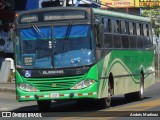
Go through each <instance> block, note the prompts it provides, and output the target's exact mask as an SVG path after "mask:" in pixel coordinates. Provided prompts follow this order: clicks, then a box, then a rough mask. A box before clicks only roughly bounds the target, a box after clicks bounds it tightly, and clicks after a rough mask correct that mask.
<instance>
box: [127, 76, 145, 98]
mask: <svg viewBox="0 0 160 120" xmlns="http://www.w3.org/2000/svg"><path fill="white" fill-rule="evenodd" d="M143 94H144V77H143V75H142V74H140V91H138V92H133V93H127V94H125V95H124V96H125V99H126V100H128V101H135V100H138V101H140V100H143Z"/></svg>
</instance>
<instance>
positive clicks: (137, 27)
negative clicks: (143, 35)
mask: <svg viewBox="0 0 160 120" xmlns="http://www.w3.org/2000/svg"><path fill="white" fill-rule="evenodd" d="M136 31H137V32H136V33H137V35H140V26H139V23H136Z"/></svg>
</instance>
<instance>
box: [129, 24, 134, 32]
mask: <svg viewBox="0 0 160 120" xmlns="http://www.w3.org/2000/svg"><path fill="white" fill-rule="evenodd" d="M133 29H134V26H133V22H129V34H131V35H133V34H134V32H133Z"/></svg>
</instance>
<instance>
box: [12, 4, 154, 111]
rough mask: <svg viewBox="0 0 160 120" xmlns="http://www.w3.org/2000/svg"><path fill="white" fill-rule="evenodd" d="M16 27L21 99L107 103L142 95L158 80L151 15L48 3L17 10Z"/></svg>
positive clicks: (42, 105)
mask: <svg viewBox="0 0 160 120" xmlns="http://www.w3.org/2000/svg"><path fill="white" fill-rule="evenodd" d="M15 28H16V29H15V37H14V43H15V44H14V46H15V66H16V73H15V74H16V75H15V80H16V83H15V84H16V99H17V100H18V101H19V102H23V101H37V104H38V107H39V109H40V110H48V109H49V108H50V106H51V101H52V100H54V101H60V100H75V101H77V103H83V102H82V101H85V100H86V101H88V100H90V101H91V100H93V101H95V102H96V103H97V102H98V104H95V106H100V107H103V108H108V107H109V106H110V105H111V97H112V96H116V95H124V97H125V98H126V99H131V100H133V99H134V100H142V99H143V93H144V89H146V88H148V87H150V86H151V85H153V84H154V83H155V69H154V49H153V39H152V32H151V29H152V28H151V20H150V19H149V18H146V17H141V16H136V15H131V14H126V13H120V12H113V11H108V10H102V9H95V8H86V7H54V8H51V7H48V8H41V9H35V10H28V11H22V12H19V13H16V19H15ZM90 101H89V103H90ZM82 105H83V104H82Z"/></svg>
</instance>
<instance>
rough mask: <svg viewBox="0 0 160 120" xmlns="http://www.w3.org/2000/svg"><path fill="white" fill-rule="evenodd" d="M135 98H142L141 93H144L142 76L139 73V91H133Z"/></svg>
mask: <svg viewBox="0 0 160 120" xmlns="http://www.w3.org/2000/svg"><path fill="white" fill-rule="evenodd" d="M134 94H135V99H136V100H143V94H144V77H143V75H142V74H141V75H140V91H138V92H135V93H134Z"/></svg>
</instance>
